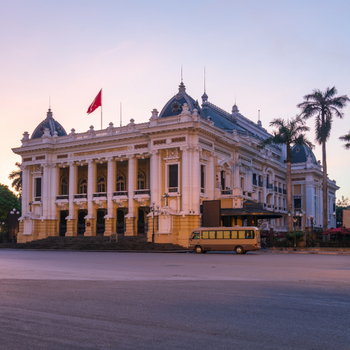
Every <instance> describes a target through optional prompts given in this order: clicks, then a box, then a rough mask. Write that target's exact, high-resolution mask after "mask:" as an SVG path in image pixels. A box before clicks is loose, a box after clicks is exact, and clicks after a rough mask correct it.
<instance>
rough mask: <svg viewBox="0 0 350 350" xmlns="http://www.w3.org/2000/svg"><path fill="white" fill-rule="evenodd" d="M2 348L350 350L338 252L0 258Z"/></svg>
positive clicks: (347, 266) (343, 265)
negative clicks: (314, 253) (321, 253)
mask: <svg viewBox="0 0 350 350" xmlns="http://www.w3.org/2000/svg"><path fill="white" fill-rule="evenodd" d="M0 316H1V317H0V349H1V350H3V349H4V350H5V349H350V259H349V257H348V256H341V255H293V254H266V253H263V252H257V253H248V254H246V255H236V254H234V253H233V254H231V253H230V254H227V253H226V254H225V253H222V254H215V253H208V254H203V255H196V254H171V253H168V254H162V253H120V252H58V251H52V252H46V251H14V250H8V251H7V250H1V251H0Z"/></svg>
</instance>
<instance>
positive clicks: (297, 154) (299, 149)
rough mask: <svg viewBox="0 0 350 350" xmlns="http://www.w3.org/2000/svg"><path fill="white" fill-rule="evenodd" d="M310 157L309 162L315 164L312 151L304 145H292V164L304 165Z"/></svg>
mask: <svg viewBox="0 0 350 350" xmlns="http://www.w3.org/2000/svg"><path fill="white" fill-rule="evenodd" d="M308 157H311V162H312V163H314V164H317V160H316V157H315V155H314V153H313V152H312V150H311V149H310V148H309V147H308V146H306V145H302V146H300V145H294V146H293V148H292V164H297V163H305V162H307V158H308Z"/></svg>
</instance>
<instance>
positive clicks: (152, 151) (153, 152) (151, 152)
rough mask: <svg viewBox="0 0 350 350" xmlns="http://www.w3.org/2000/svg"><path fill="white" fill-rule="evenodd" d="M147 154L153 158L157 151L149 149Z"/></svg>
mask: <svg viewBox="0 0 350 350" xmlns="http://www.w3.org/2000/svg"><path fill="white" fill-rule="evenodd" d="M148 153H149V154H150V155H151V156H153V155H157V154H158V150H157V149H151V150H150V151H148Z"/></svg>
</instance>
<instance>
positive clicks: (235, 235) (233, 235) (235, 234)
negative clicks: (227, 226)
mask: <svg viewBox="0 0 350 350" xmlns="http://www.w3.org/2000/svg"><path fill="white" fill-rule="evenodd" d="M231 238H234V239H236V238H237V231H231Z"/></svg>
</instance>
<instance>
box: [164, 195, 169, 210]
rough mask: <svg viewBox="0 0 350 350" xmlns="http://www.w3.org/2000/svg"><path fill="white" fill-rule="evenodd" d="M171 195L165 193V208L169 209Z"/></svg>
mask: <svg viewBox="0 0 350 350" xmlns="http://www.w3.org/2000/svg"><path fill="white" fill-rule="evenodd" d="M169 197H170V196H169V194H168V193H165V194H164V198H165V206H166V207H167V206H168V198H169Z"/></svg>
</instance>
